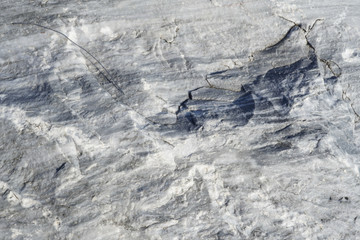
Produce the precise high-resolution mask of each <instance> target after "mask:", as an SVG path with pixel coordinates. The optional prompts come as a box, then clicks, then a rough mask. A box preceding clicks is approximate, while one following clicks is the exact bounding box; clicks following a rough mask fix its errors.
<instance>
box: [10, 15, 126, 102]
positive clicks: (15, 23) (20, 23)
mask: <svg viewBox="0 0 360 240" xmlns="http://www.w3.org/2000/svg"><path fill="white" fill-rule="evenodd" d="M11 24H13V25H34V26H37V27H40V28H44V29H47V30H50V31H53V32H55V33H57V34H60V35H61V36H63V37H64V38H66V39H67V40H69V41H70V42H71V43H72V44H74V45H75V46H77V47H78V48H80V49H81V50H83V51H84V52H86V53H87V54H89V55H90V56H91V57H92V58H93V59H94V60H95V61H96V62H97V63H98V64H99V65H100V66H101V67H102V68H103V69H104V71H105V72H106V73H107V74H108V75H109V76H110V78H111V74H110V73H109V71H108V70H107V69H106V68H105V67H104V65H102V63H101V62H100V61H99V60H98V59H97V58H96V57H94V55H92V54H91V53H90V52H89V51H88V50H86V49H85V48H84V47H82V46H80V45H79V44H77V43H76V42H74V41H73V40H71V39H70V38H69V37H68V36H66V35H65V34H64V33H62V32H60V31H58V30H55V29H52V28H50V27H46V26H43V25H40V24H37V23H27V22H13V23H11ZM92 64H93V65H95V64H94V63H92ZM95 67H96V66H95ZM102 75H103V76H104V77H105V78H106V80H107V81H108V82H110V83H111V84H112V85H113V86H114V87H115V88H116V89H117V90H119V91H120V92H121V93H122V94H124V95H125V93H124V92H123V91H122V90H121V89H120V87H119V86H117V85H116V84H115V83H114V82H113V81H112V80H111V79H110V78H109V77H107V76H106V75H105V74H102Z"/></svg>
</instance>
